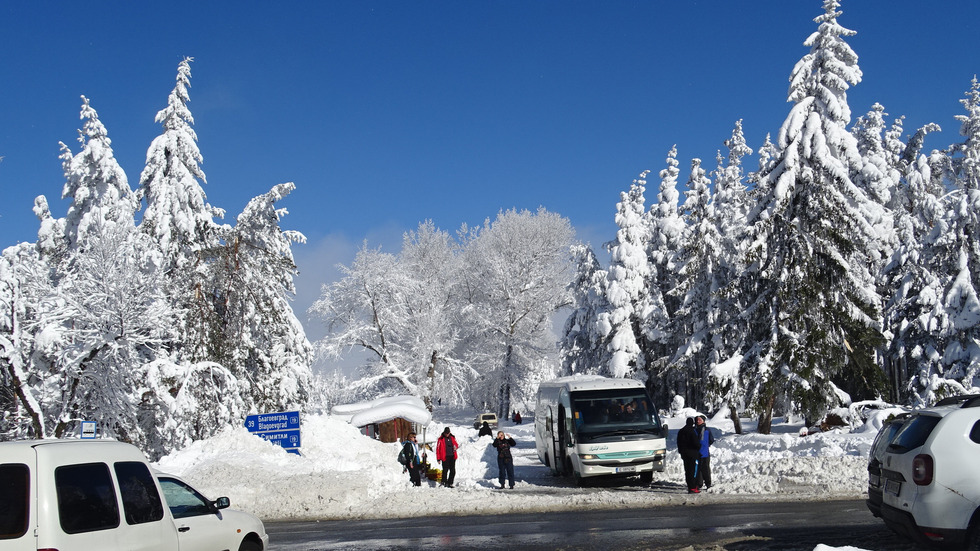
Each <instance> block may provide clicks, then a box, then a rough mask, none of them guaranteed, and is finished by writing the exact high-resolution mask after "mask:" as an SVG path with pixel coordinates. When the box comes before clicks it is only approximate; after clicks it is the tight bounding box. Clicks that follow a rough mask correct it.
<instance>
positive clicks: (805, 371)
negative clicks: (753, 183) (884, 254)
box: [743, 0, 882, 433]
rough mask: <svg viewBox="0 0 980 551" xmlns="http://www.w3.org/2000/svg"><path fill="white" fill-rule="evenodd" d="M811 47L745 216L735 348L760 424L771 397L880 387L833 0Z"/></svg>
mask: <svg viewBox="0 0 980 551" xmlns="http://www.w3.org/2000/svg"><path fill="white" fill-rule="evenodd" d="M823 6H824V13H823V15H821V16H819V17H817V18H815V19H814V21H815V22H817V23H818V30H817V31H816V32H814V33H813V34H812V35H811V36H810V37H809V38H808V39H807V41H806V42H804V45H805V46H809V47H810V52H809V53H808V54H807V55H805V56H804V57H803V58H802V59H801V60H800V61H799V62H798V63H797V64H796V67H795V68H794V69H793V73H792V76H791V77H790V89H789V100H790V101H792V102H793V103H794V106H793V108H792V109H791V111H790V114H789V116H788V117H787V119H786V121H785V122H784V123H783V126H782V128H781V129H780V132H779V140H778V153H777V155H776V157H775V158H773V159H772V162H770V163H769V164H768V165H767V167H766V169H765V171H764V172H763V173H762V174H760V177H761V179H762V180H764V181H765V182H766V184H765V185H764V186H763V189H764V190H765V191H764V194H763V195H761V196H760V197H759V202H758V204H757V206H756V207H755V208H754V209H753V211H752V212H751V214H750V216H749V221H750V223H751V228H752V242H751V248H750V251H749V257H748V258H749V260H750V262H751V263H752V264H751V265H750V269H749V270H748V271H747V273H746V275H745V277H747V278H751V279H752V280H754V281H752V282H750V283H747V284H745V285H744V287H745V288H749V289H752V301H751V302H750V303H747V305H748V308H749V309H748V311H747V315H748V319H749V320H750V328H751V330H752V332H753V335H752V336H751V338H750V339H749V341H748V342H749V343H750V348H749V349H748V350H746V354H745V356H744V359H743V369H744V370H746V371H747V372H748V375H749V378H750V380H751V382H752V384H751V387H749V388H750V393H751V399H752V402H751V404H752V406H753V407H754V409H755V411H756V412H757V413H758V414H759V430H760V431H761V432H763V433H768V432H769V430H770V426H771V421H772V414H773V410H774V408H775V407H777V406H780V407H784V408H786V409H787V410H789V411H796V412H798V413H800V414H802V415H804V416H805V418H806V419H807V420H808V421H811V422H815V421H817V420H818V419H819V418H820V417H821V416H822V415H823V414H824V412H825V411H826V409H827V408H829V407H832V406H833V405H836V404H838V403H840V401H841V400H842V398H843V399H845V400H846V398H844V397H842V396H841V394H840V392H839V389H838V384H840V385H841V386H842V387H843V388H845V389H846V390H847V391H850V392H852V393H856V394H858V395H860V396H862V397H863V396H868V395H872V396H873V395H875V394H876V393H879V392H880V391H881V386H882V377H881V371H880V369H879V368H878V366H877V362H876V354H875V353H876V350H877V349H878V347H879V345H880V344H881V342H882V335H881V329H880V328H881V323H882V320H881V314H880V307H879V304H878V300H879V299H878V295H877V291H876V289H875V285H874V283H875V282H874V276H873V273H872V271H871V270H872V268H873V267H874V266H875V265H876V263H877V261H878V259H877V257H876V254H877V250H878V243H877V240H876V236H875V234H874V228H873V221H874V220H875V218H876V215H875V213H874V211H873V209H874V207H875V205H874V204H873V203H872V202H871V201H869V199H868V197H867V196H866V194H865V193H864V191H863V190H862V189H861V188H860V187H858V186H857V185H855V184H854V182H853V180H852V176H853V175H854V174H857V173H859V172H860V170H861V167H862V165H861V156H860V153H859V152H858V150H857V144H856V142H855V140H854V137H853V136H852V135H851V134H850V133H849V132H848V131H847V130H846V125H847V124H848V123H849V121H850V109H849V108H848V105H847V93H846V91H847V89H848V88H849V86H851V85H853V84H857V83H858V82H860V80H861V70H860V69H859V68H858V65H857V55H855V54H854V52H853V50H851V48H850V46H849V45H848V44H847V43H846V42H845V41H844V39H843V37H846V36H851V35H853V34H855V33H854V32H853V31H850V30H848V29H845V28H843V27H841V26H840V25H839V24H838V23H837V18H838V16H839V15H840V12H838V11H837V8H838V6H839V3H838V2H837V0H825V1H824V5H823Z"/></svg>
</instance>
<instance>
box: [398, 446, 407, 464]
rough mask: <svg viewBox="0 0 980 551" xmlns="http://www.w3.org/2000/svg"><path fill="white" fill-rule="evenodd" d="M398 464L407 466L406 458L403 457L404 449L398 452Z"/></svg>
mask: <svg viewBox="0 0 980 551" xmlns="http://www.w3.org/2000/svg"><path fill="white" fill-rule="evenodd" d="M398 462H399V463H401V464H402V465H408V457H406V456H405V448H402V451H400V452H398Z"/></svg>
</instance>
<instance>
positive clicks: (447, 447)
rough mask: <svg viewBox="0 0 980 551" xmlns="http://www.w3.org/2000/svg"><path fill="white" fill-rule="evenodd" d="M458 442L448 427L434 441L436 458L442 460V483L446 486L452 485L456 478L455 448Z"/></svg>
mask: <svg viewBox="0 0 980 551" xmlns="http://www.w3.org/2000/svg"><path fill="white" fill-rule="evenodd" d="M458 448H459V444H458V443H457V442H456V437H455V436H453V433H452V431H450V430H449V427H446V428H445V430H443V431H442V436H440V437H439V441H438V442H437V443H436V460H437V461H441V462H442V485H443V486H445V487H447V488H452V487H453V480H455V479H456V457H457V455H456V450H457V449H458Z"/></svg>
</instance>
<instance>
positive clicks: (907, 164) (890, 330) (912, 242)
mask: <svg viewBox="0 0 980 551" xmlns="http://www.w3.org/2000/svg"><path fill="white" fill-rule="evenodd" d="M900 127H901V123H900V121H896V124H895V125H893V126H892V129H891V130H890V131H889V132H888V134H887V135H886V136H887V139H886V144H890V145H888V147H887V150H888V151H889V153H890V154H892V155H895V156H896V157H898V162H897V163H895V165H896V166H897V167H898V171H899V175H900V177H899V184H898V185H897V186H895V187H894V188H893V189H892V190H891V193H890V196H891V201H890V210H891V212H892V214H893V216H894V225H895V233H894V235H895V236H894V243H895V247H894V250H893V251H892V254H891V256H890V257H889V258H888V259H887V262H886V263H885V265H884V267H883V268H882V272H881V282H882V283H881V294H882V296H883V297H884V298H885V304H884V322H885V324H884V327H885V330H886V334H887V335H888V337H889V342H888V350H887V351H886V353H885V354H884V357H883V358H882V360H883V362H884V365H883V367H884V368H885V372H886V375H887V376H888V378H889V387H890V389H891V395H890V398H891V399H892V400H894V401H896V402H897V401H900V400H901V401H903V402H904V401H906V399H907V398H908V390H907V387H908V383H909V381H910V379H911V378H912V377H913V376H914V377H918V375H919V369H917V367H918V368H925V370H926V372H936V371H937V368H938V364H939V352H938V350H939V349H940V348H941V346H940V345H939V342H938V340H939V339H938V334H937V333H936V332H935V331H934V330H933V329H931V328H930V327H929V325H930V324H929V323H927V322H926V320H928V319H930V318H931V314H930V312H931V311H932V310H933V309H934V308H935V307H936V301H935V300H934V297H935V296H936V295H935V294H934V292H932V291H930V290H929V289H934V288H936V286H937V285H938V279H937V276H936V274H934V273H933V272H932V271H931V269H932V267H931V266H930V263H929V262H928V261H927V259H928V256H930V255H929V254H928V251H929V250H930V249H927V248H926V243H927V241H929V238H930V236H931V235H932V234H933V228H935V227H937V226H944V224H943V222H942V218H943V215H944V212H943V206H942V203H943V199H942V198H943V195H944V194H945V193H944V190H943V188H942V182H941V179H940V178H939V177H938V176H937V175H936V173H938V172H941V170H935V171H934V170H933V163H932V162H931V161H930V158H929V157H928V156H926V155H924V154H922V145H923V140H924V138H925V135H926V134H927V133H928V132H932V131H938V130H939V127H938V126H937V125H935V124H929V125H926V126H924V127H922V128H920V129H919V130H918V131H917V132H916V133H915V134H914V135H913V136H911V137H910V138H909V141H908V144H905V143H901V142H900V141H899V136H900V133H899V129H900ZM941 157H945V155H942V156H941ZM939 164H940V165H942V164H945V161H943V162H941V163H939ZM938 168H941V166H940V167H938ZM923 291H925V294H923ZM928 366H936V367H935V368H934V367H928Z"/></svg>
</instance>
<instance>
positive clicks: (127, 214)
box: [42, 96, 139, 253]
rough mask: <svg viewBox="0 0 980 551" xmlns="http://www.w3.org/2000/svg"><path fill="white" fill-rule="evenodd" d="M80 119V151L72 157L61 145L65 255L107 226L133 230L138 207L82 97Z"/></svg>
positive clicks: (100, 126)
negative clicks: (65, 201)
mask: <svg viewBox="0 0 980 551" xmlns="http://www.w3.org/2000/svg"><path fill="white" fill-rule="evenodd" d="M80 118H82V119H84V120H85V124H84V125H83V127H82V130H80V131H79V137H78V141H79V143H81V144H82V150H81V151H79V153H78V154H77V155H72V153H71V150H70V149H69V148H68V146H66V145H65V144H64V143H62V144H61V149H62V154H61V159H62V167H63V169H64V172H65V186H64V190H63V191H62V194H61V196H62V198H64V199H69V200H70V201H71V204H70V205H69V207H68V214H67V216H65V227H64V231H65V241H66V246H67V250H68V252H69V253H70V252H72V251H77V250H79V249H82V248H84V246H85V239H86V238H87V237H88V236H90V235H100V234H101V232H102V231H103V230H108V229H109V228H107V227H106V226H107V225H110V224H114V225H125V226H133V225H134V224H135V222H134V218H133V216H134V214H135V212H136V210H137V208H138V207H139V203H138V201H137V200H136V196H135V194H134V193H133V190H132V189H130V187H129V180H128V179H127V178H126V173H125V172H123V169H122V167H121V166H119V163H118V162H117V161H116V158H115V156H114V155H113V153H112V146H111V144H112V141H111V140H110V139H109V135H108V132H107V131H106V128H105V125H103V124H102V121H100V120H99V115H98V113H96V112H95V109H93V108H92V106H91V105H90V104H89V100H88V98H86V97H85V96H82V111H81V114H80ZM42 222H43V220H42Z"/></svg>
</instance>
